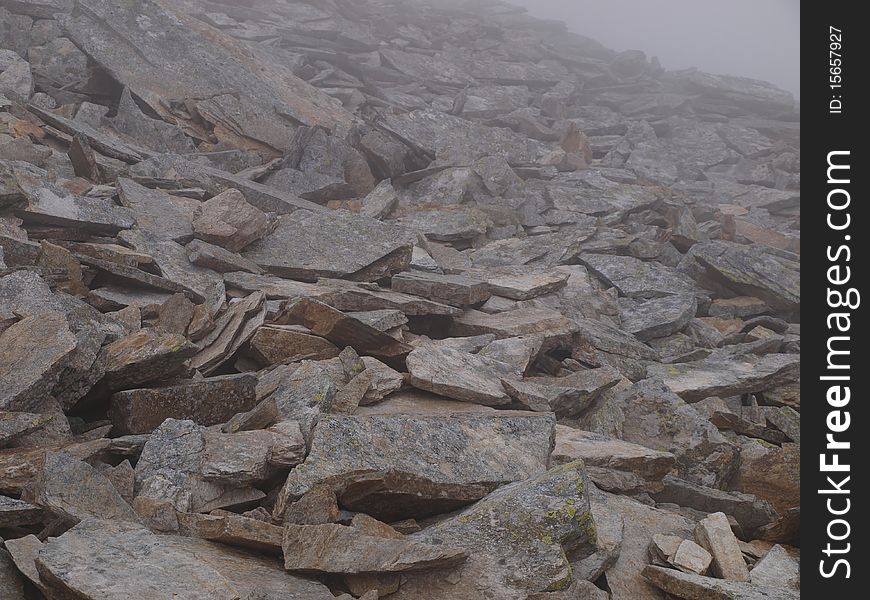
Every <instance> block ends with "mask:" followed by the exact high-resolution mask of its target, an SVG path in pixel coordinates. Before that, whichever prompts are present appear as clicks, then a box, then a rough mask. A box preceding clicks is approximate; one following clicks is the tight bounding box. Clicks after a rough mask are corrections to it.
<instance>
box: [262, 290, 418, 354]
mask: <svg viewBox="0 0 870 600" xmlns="http://www.w3.org/2000/svg"><path fill="white" fill-rule="evenodd" d="M274 322H275V323H276V324H279V325H302V326H304V327H306V328H308V329H309V330H310V331H311V332H312V333H314V334H316V335H319V336H321V337H324V338H326V339H327V340H329V341H330V342H332V343H333V344H335V345H336V346H338V347H340V348H344V347H346V346H350V347H352V348H353V349H354V350H356V351H357V352H358V353H359V354H360V355H363V354H365V355H369V356H374V357H375V358H378V359H381V360H383V361H384V362H386V363H387V364H396V363H399V364H401V363H403V362H404V359H405V357H406V356H407V355H408V354H409V353H410V352H411V347H410V346H408V345H407V344H404V343H402V342H399V341H397V340H395V339H393V338H392V337H390V336H389V335H387V334H385V333H382V332H380V331H378V330H377V329H374V328H373V327H370V326H369V325H366V324H365V323H363V322H362V321H360V320H358V319H354V318H352V317H349V316H348V315H346V314H344V313H342V312H341V311H339V310H336V309H334V308H332V307H331V306H327V305H326V304H323V303H322V302H318V301H316V300H310V299H308V298H297V299H294V300H290V301H288V302H286V303H285V304H284V305H283V308H282V311H281V314H279V315H278V317H277V318H276V319H275V321H274Z"/></svg>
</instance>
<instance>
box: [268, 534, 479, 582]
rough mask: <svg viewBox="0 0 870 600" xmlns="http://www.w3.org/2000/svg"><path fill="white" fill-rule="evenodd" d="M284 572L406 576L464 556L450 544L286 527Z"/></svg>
mask: <svg viewBox="0 0 870 600" xmlns="http://www.w3.org/2000/svg"><path fill="white" fill-rule="evenodd" d="M283 547H284V568H285V569H287V570H288V571H300V572H303V573H342V574H352V575H355V574H361V573H406V572H411V571H418V570H426V569H437V568H445V567H450V566H453V565H455V564H457V563H460V562H462V561H463V560H464V559H465V556H466V555H465V552H463V551H462V550H459V549H456V548H451V547H449V546H448V545H447V544H442V543H439V544H437V545H435V544H426V543H421V542H416V541H411V540H409V539H395V538H388V537H380V536H376V535H369V534H368V532H366V531H364V530H360V529H358V528H356V527H346V526H344V525H336V524H333V523H324V524H319V525H295V524H292V523H288V524H286V525H285V526H284V542H283Z"/></svg>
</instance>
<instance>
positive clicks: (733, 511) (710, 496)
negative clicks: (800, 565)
mask: <svg viewBox="0 0 870 600" xmlns="http://www.w3.org/2000/svg"><path fill="white" fill-rule="evenodd" d="M558 439H559V438H558V433H557V437H556V441H557V446H556V447H557V449H558ZM662 483H663V484H664V489H662V490H661V491H660V492H656V493H654V494H653V499H655V500H656V502H668V503H672V504H678V505H679V506H685V507H688V508H693V509H695V510H699V511H702V512H706V513H713V512H723V513H725V514H726V515H730V516H732V517H734V518H735V519H736V520H737V523H738V524H739V525H740V528H741V529H742V530H743V531H744V532H745V533H746V534H748V535H752V533H753V532H754V531H756V530H757V529H758V528H760V527H764V526H765V525H769V524H771V523H773V522H775V521H776V520H777V518H778V515H777V513H776V511H775V510H774V509H773V507H772V506H771V505H770V504H769V503H768V502H766V501H764V500H760V499H759V498H756V497H755V496H753V495H751V494H742V493H740V492H728V491H724V490H718V489H715V488H711V487H705V486H701V485H697V484H694V483H691V482H689V481H685V480H683V479H680V478H678V477H674V476H672V475H666V476H665V477H664V479H663V480H662Z"/></svg>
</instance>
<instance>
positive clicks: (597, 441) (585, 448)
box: [552, 425, 674, 487]
mask: <svg viewBox="0 0 870 600" xmlns="http://www.w3.org/2000/svg"><path fill="white" fill-rule="evenodd" d="M552 459H553V461H554V462H556V463H558V464H563V463H567V462H571V461H575V460H582V461H583V462H584V463H585V464H586V468H587V470H589V471H590V478H591V479H592V480H593V481H595V480H596V479H597V477H596V469H593V467H597V468H598V469H607V470H614V471H625V472H628V473H634V474H636V475H638V476H639V477H641V478H642V479H643V480H645V481H648V482H657V481H661V480H662V478H663V477H665V476H666V475H667V474H668V472H669V471H670V470H671V468H672V467H673V465H674V455H673V454H671V453H670V452H662V451H659V450H653V449H650V448H645V447H644V446H639V445H637V444H632V443H631V442H625V441H622V440H619V439H614V438H609V437H607V436H603V435H600V434H597V433H592V432H590V431H582V430H579V429H573V428H571V427H566V426H564V425H556V448H555V449H554V450H553V457H552ZM597 485H598V484H597ZM599 487H601V485H599Z"/></svg>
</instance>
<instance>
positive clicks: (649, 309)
mask: <svg viewBox="0 0 870 600" xmlns="http://www.w3.org/2000/svg"><path fill="white" fill-rule="evenodd" d="M697 310H698V301H697V299H696V298H695V297H694V296H665V297H664V298H655V299H652V300H648V301H646V302H642V303H638V304H632V305H627V306H624V307H623V306H621V307H620V311H619V312H620V317H621V318H622V329H624V330H625V331H627V332H629V333H631V334H632V335H634V336H635V337H636V338H637V339H639V340H640V341H642V342H647V341H649V340H652V339H655V338H661V337H667V336H669V335H671V334H672V333H676V332H678V331H680V330H681V329H682V328H683V327H685V326H686V324H687V323H688V322H689V321H690V320H691V319H692V318H693V317H694V316H695V313H696V312H697Z"/></svg>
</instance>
